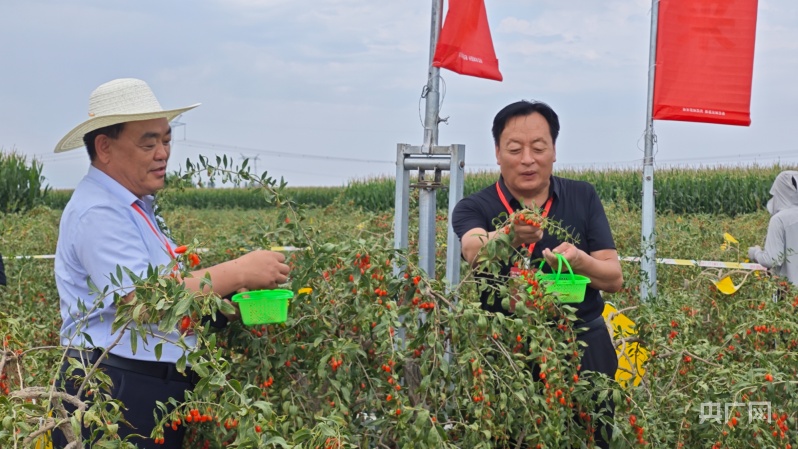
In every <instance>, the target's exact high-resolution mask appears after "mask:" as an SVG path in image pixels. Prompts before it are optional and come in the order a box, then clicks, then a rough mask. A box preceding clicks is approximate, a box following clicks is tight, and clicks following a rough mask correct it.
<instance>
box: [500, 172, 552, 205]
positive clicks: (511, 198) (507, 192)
mask: <svg viewBox="0 0 798 449" xmlns="http://www.w3.org/2000/svg"><path fill="white" fill-rule="evenodd" d="M561 183H562V180H561V179H560V178H559V177H557V176H554V175H552V176H551V178H549V195H550V196H553V197H554V198H557V199H559V197H560V190H561V189H562V186H561V185H560V184H561ZM499 188H500V189H502V193H504V196H505V198H507V201H508V202H509V203H510V206H511V207H513V208H516V207H521V203H520V202H518V200H517V199H515V197H514V196H513V194H512V193H510V189H508V188H507V185H506V184H505V183H504V176H502V175H499Z"/></svg>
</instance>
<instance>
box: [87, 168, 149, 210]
mask: <svg viewBox="0 0 798 449" xmlns="http://www.w3.org/2000/svg"><path fill="white" fill-rule="evenodd" d="M86 178H88V179H90V180H92V181H94V182H96V183H97V184H99V185H101V186H102V187H104V188H105V190H107V191H108V192H110V193H111V195H113V196H114V197H116V198H117V199H118V200H119V201H120V202H121V203H122V204H126V205H131V204H133V203H139V204H140V205H145V206H147V207H148V208H150V209H151V208H152V202H153V200H154V199H155V197H154V196H152V195H144V196H143V197H141V198H138V197H137V196H136V195H134V194H133V192H131V191H130V190H128V189H126V188H125V187H124V186H123V185H122V184H120V183H119V181H117V180H115V179H114V178H112V177H110V176H108V174H107V173H105V172H104V171H102V170H100V169H99V168H97V167H95V166H94V165H90V166H89V173H88V174H86Z"/></svg>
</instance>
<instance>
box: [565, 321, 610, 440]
mask: <svg viewBox="0 0 798 449" xmlns="http://www.w3.org/2000/svg"><path fill="white" fill-rule="evenodd" d="M582 326H583V327H587V330H585V331H583V332H578V333H577V337H576V338H577V340H579V341H583V342H585V343H587V347H585V348H584V351H585V352H584V353H583V354H582V360H581V361H580V363H581V365H582V367H581V369H580V371H593V372H597V373H603V374H606V375H607V377H609V378H610V379H614V378H615V372H616V371H617V370H618V355H617V354H616V353H615V347H614V346H613V345H612V338H610V333H609V331H608V330H607V325H606V324H605V321H604V317H602V316H599V317H598V318H596V319H595V320H592V321H590V322H588V323H586V324H584V325H582ZM575 327H576V328H579V327H580V326H579V325H575ZM586 379H587V380H588V381H589V380H590V378H589V377H587V378H586ZM607 401H608V402H606V403H601V404H598V405H597V409H598V408H607V409H609V413H608V415H609V416H607V418H613V417H614V415H615V406H614V404H613V403H612V401H611V399H607ZM596 411H598V410H596ZM595 429H596V433H595V438H596V446H598V447H600V448H602V449H607V448H609V447H610V443H609V442H610V439H611V438H612V424H611V423H608V424H603V423H601V422H599V423H598V425H597V426H596V428H595ZM602 430H603V431H604V432H605V433H606V434H607V438H606V439H605V438H604V437H602V435H601V433H602Z"/></svg>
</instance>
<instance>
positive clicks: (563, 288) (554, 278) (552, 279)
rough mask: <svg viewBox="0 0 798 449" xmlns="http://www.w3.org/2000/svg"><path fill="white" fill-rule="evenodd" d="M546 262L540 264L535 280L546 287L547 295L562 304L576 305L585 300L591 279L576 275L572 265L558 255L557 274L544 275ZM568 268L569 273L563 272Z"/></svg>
mask: <svg viewBox="0 0 798 449" xmlns="http://www.w3.org/2000/svg"><path fill="white" fill-rule="evenodd" d="M544 263H546V261H545V260H543V261H541V262H540V266H539V267H538V271H537V273H535V278H537V280H538V282H539V283H540V284H541V285H545V286H546V294H554V295H555V296H556V297H557V299H558V300H559V301H560V302H562V303H567V304H576V303H580V302H582V301H584V300H585V291H586V290H587V284H589V283H590V278H589V277H587V276H582V275H581V274H574V271H573V270H572V269H571V264H569V263H568V260H566V259H565V257H564V256H563V255H562V254H557V272H556V273H543V271H541V269H542V268H543V264H544ZM563 263H565V266H566V267H567V268H568V273H563V272H562V266H563Z"/></svg>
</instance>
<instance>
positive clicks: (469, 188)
mask: <svg viewBox="0 0 798 449" xmlns="http://www.w3.org/2000/svg"><path fill="white" fill-rule="evenodd" d="M788 169H794V167H789V166H779V165H775V166H769V167H758V166H753V167H725V168H724V167H720V168H719V167H712V168H699V169H685V168H668V169H659V170H658V171H656V172H655V178H654V189H655V204H656V209H657V212H658V213H669V212H670V213H675V214H685V213H704V214H723V215H727V216H730V217H734V216H737V215H740V214H745V213H751V212H756V211H757V210H760V209H762V208H763V207H764V205H765V203H766V202H767V200H768V198H769V197H770V194H769V193H768V192H769V190H770V186H771V184H772V183H773V180H774V179H775V177H776V175H777V174H778V173H779V172H780V171H782V170H788ZM555 174H556V175H558V176H562V177H566V178H572V179H580V180H584V181H588V182H590V183H591V184H593V185H594V186H595V187H596V190H597V191H598V194H599V197H600V198H601V199H602V201H604V202H605V203H606V202H612V203H618V204H623V205H625V206H627V207H630V208H633V209H639V208H640V206H641V203H642V196H641V191H642V180H641V175H640V172H639V171H636V170H628V169H617V170H561V171H557V172H555ZM497 178H498V172H496V171H481V172H471V173H467V174H466V176H465V185H464V194H465V195H469V194H471V193H474V192H476V191H478V190H480V189H482V188H484V187H487V186H489V185H491V184H493V183H494V182H496V179H497ZM448 182H449V181H448V178H444V184H448ZM286 192H287V193H288V197H289V198H291V199H292V200H293V201H295V202H297V203H299V204H303V205H307V206H321V207H325V206H329V205H332V204H336V203H348V204H352V205H354V206H358V207H361V208H363V209H364V210H367V211H374V212H380V211H387V210H390V209H392V208H393V206H394V193H395V183H394V179H393V178H389V177H381V178H368V179H355V180H352V181H350V182H349V183H348V185H346V186H344V187H289V188H288V189H286ZM70 195H71V191H53V192H50V193H49V194H48V195H47V198H46V202H47V204H48V205H49V206H50V207H52V208H54V209H60V208H63V207H64V205H65V204H66V202H67V201H68V200H69V197H70ZM448 195H449V191H448V189H441V190H439V191H438V208H439V209H446V208H448V203H449V201H448ZM414 198H417V192H415V191H414V192H411V201H412V200H413V199H414ZM160 201H161V202H162V203H164V204H168V205H169V206H175V207H191V208H196V209H261V208H266V207H269V206H268V204H267V201H266V200H265V199H264V198H263V197H262V195H261V194H260V193H259V192H258V191H256V190H253V189H248V188H223V189H205V188H187V189H183V190H171V191H168V192H165V193H164V195H162V196H161V198H160Z"/></svg>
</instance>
